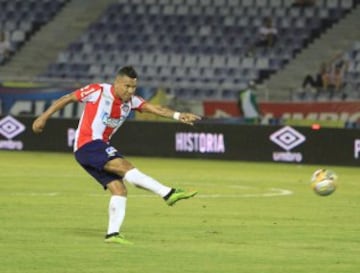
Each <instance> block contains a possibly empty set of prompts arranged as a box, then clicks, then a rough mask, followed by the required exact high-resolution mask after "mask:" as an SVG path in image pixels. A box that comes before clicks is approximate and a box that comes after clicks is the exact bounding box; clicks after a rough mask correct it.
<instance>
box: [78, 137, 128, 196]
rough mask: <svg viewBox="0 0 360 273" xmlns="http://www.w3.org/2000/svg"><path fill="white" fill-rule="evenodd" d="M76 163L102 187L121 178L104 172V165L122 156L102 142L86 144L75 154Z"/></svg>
mask: <svg viewBox="0 0 360 273" xmlns="http://www.w3.org/2000/svg"><path fill="white" fill-rule="evenodd" d="M75 158H76V160H77V162H79V164H80V165H81V166H82V167H83V168H84V169H85V170H86V171H87V172H88V173H89V174H90V175H91V176H92V177H94V178H95V179H96V180H97V181H98V182H99V183H100V184H101V185H102V186H103V187H104V189H106V188H107V184H108V183H110V182H111V181H114V180H119V179H120V180H121V179H122V177H121V176H118V175H116V174H113V173H109V172H107V171H105V170H104V166H105V164H106V163H107V162H108V161H110V160H112V159H114V158H123V156H122V155H121V154H120V153H119V152H118V151H117V150H116V149H115V148H114V147H112V146H110V145H109V144H107V143H105V142H104V141H102V140H94V141H91V142H89V143H86V144H85V145H84V146H82V147H80V149H78V150H77V151H76V152H75Z"/></svg>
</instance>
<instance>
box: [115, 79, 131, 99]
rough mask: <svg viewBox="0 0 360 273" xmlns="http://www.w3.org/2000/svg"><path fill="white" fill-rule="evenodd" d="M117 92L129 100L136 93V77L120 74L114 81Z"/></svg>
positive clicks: (122, 97) (121, 97)
mask: <svg viewBox="0 0 360 273" xmlns="http://www.w3.org/2000/svg"><path fill="white" fill-rule="evenodd" d="M114 90H115V94H116V95H117V96H118V97H119V98H120V99H121V100H122V101H128V100H130V99H131V96H132V95H134V94H135V90H136V79H133V78H130V77H128V76H118V77H116V79H115V82H114Z"/></svg>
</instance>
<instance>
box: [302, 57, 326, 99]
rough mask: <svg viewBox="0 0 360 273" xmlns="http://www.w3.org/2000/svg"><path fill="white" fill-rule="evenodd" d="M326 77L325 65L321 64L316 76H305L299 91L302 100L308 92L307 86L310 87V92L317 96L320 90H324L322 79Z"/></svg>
mask: <svg viewBox="0 0 360 273" xmlns="http://www.w3.org/2000/svg"><path fill="white" fill-rule="evenodd" d="M326 76H327V65H326V63H325V62H324V63H322V64H321V65H320V67H319V71H318V72H317V73H316V75H314V76H313V75H310V74H308V75H306V76H305V78H304V80H303V83H302V89H301V94H300V95H301V97H302V98H304V97H305V96H306V93H308V91H309V89H308V88H309V86H310V87H311V89H310V92H311V93H314V94H318V93H319V92H320V91H321V90H322V89H324V78H325V77H326Z"/></svg>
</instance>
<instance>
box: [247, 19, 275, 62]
mask: <svg viewBox="0 0 360 273" xmlns="http://www.w3.org/2000/svg"><path fill="white" fill-rule="evenodd" d="M277 38H278V30H277V28H276V27H275V26H274V25H273V21H272V19H271V18H270V17H265V18H264V19H263V22H262V25H261V26H260V28H259V29H258V33H257V38H256V41H255V43H254V44H253V45H252V46H251V47H250V49H249V51H248V53H247V55H248V56H252V55H253V54H254V50H255V48H256V47H267V48H271V47H273V46H274V45H275V43H276V40H277Z"/></svg>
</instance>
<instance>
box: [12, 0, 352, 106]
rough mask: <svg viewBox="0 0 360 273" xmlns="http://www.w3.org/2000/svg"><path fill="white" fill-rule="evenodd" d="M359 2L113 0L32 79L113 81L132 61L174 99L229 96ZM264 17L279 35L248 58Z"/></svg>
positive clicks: (267, 74)
mask: <svg viewBox="0 0 360 273" xmlns="http://www.w3.org/2000/svg"><path fill="white" fill-rule="evenodd" d="M58 1H61V0H58ZM64 1H65V0H63V1H62V2H64ZM14 2H21V1H14ZM34 2H38V1H34ZM40 2H45V3H48V2H51V1H47V0H42V1H40ZM65 2H66V1H65ZM69 2H70V3H73V2H76V0H71V1H69ZM356 2H357V1H355V0H317V1H316V5H314V6H311V7H306V8H301V7H293V6H292V1H285V0H256V1H252V0H133V1H127V0H117V1H116V3H113V4H111V5H109V6H108V8H107V9H106V11H105V12H104V13H102V15H101V16H100V18H98V19H97V20H95V21H93V22H92V23H91V25H90V26H89V27H88V28H87V29H86V31H84V32H82V34H81V35H80V37H78V38H77V39H76V40H73V41H72V42H71V44H69V45H68V47H67V48H66V49H65V50H62V51H61V52H60V53H58V55H57V60H56V61H55V62H53V63H51V64H50V65H48V67H47V69H46V71H44V72H43V73H41V74H40V75H38V77H37V79H39V80H67V81H69V80H70V81H76V82H88V81H89V80H91V81H110V80H112V77H113V76H114V74H115V73H116V70H117V69H118V68H119V67H120V66H122V65H124V64H131V65H134V66H135V67H136V69H137V70H138V71H139V72H140V82H141V83H142V84H144V85H147V86H150V87H165V88H166V90H167V92H168V93H169V94H171V95H174V96H177V97H179V98H185V99H198V100H203V99H210V98H211V99H225V100H233V99H234V98H235V97H236V95H237V92H238V90H239V89H242V88H244V87H245V85H246V84H247V82H249V81H250V80H255V81H257V82H259V83H263V82H264V83H267V82H268V78H270V79H271V78H272V77H273V75H274V74H279V73H278V72H279V71H283V70H284V68H286V67H288V65H287V64H289V63H291V62H292V61H293V60H294V58H295V57H297V56H298V55H299V54H298V53H300V52H302V50H303V49H304V48H306V47H307V46H308V45H309V44H311V43H312V42H313V41H314V40H315V39H316V38H318V37H320V36H321V35H322V34H323V33H325V32H326V30H328V29H329V28H330V27H332V26H333V25H336V23H338V22H341V21H342V19H343V18H344V17H345V16H346V15H347V14H349V12H350V11H352V10H353V9H354V7H355V6H356V4H357V3H356ZM264 17H270V18H272V19H273V21H274V24H275V26H276V27H277V29H278V31H279V35H278V41H277V42H276V44H275V46H274V47H272V48H257V49H256V52H255V54H254V55H252V56H248V55H247V54H246V52H247V47H248V45H249V44H252V43H254V41H255V39H256V35H255V33H256V32H257V29H258V27H259V26H260V24H261V22H262V20H263V18H264ZM354 56H356V53H354ZM355 68H356V65H355V66H354V65H353V66H351V69H350V71H354V69H355ZM356 75H357V74H355V73H352V72H351V73H350V74H349V75H348V74H347V76H346V79H350V78H352V77H356ZM355 82H356V81H355ZM270 86H271V85H270ZM355 87H356V88H357V87H358V86H357V85H356V84H355ZM274 89H276V88H274ZM279 98H281V99H288V98H289V96H288V95H286V96H282V97H281V96H279Z"/></svg>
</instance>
